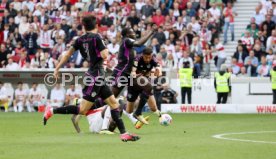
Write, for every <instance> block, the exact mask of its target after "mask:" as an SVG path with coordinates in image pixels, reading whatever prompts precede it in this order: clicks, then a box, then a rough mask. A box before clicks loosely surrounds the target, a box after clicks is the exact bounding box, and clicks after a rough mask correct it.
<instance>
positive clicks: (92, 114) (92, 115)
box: [86, 108, 103, 133]
mask: <svg viewBox="0 0 276 159" xmlns="http://www.w3.org/2000/svg"><path fill="white" fill-rule="evenodd" d="M102 111H103V108H100V109H95V110H90V111H89V112H88V114H87V115H86V117H87V120H88V123H89V130H90V132H92V133H99V132H100V131H101V129H102V125H103V117H102Z"/></svg>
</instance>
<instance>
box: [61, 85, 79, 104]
mask: <svg viewBox="0 0 276 159" xmlns="http://www.w3.org/2000/svg"><path fill="white" fill-rule="evenodd" d="M81 96H82V93H81V90H78V89H77V88H76V86H75V84H74V83H71V85H70V88H68V89H67V91H66V97H65V105H70V104H73V102H74V99H75V98H80V97H81Z"/></svg>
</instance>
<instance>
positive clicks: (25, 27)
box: [19, 16, 30, 35]
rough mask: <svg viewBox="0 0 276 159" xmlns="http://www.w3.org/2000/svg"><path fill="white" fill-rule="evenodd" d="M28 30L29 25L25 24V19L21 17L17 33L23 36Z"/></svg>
mask: <svg viewBox="0 0 276 159" xmlns="http://www.w3.org/2000/svg"><path fill="white" fill-rule="evenodd" d="M29 28H30V23H28V22H27V17H25V16H24V17H22V20H21V22H20V23H19V33H20V34H21V35H24V34H25V33H26V32H27V31H28V30H29Z"/></svg>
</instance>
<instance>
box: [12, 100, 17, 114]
mask: <svg viewBox="0 0 276 159" xmlns="http://www.w3.org/2000/svg"><path fill="white" fill-rule="evenodd" d="M13 111H14V112H18V109H17V101H16V99H15V100H13Z"/></svg>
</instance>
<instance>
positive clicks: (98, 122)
mask: <svg viewBox="0 0 276 159" xmlns="http://www.w3.org/2000/svg"><path fill="white" fill-rule="evenodd" d="M98 101H100V100H97V102H96V103H98ZM118 101H119V104H120V110H121V112H120V114H121V115H122V113H123V109H124V108H123V107H124V106H125V103H124V102H123V100H122V99H120V98H119V99H118ZM78 103H80V100H75V104H76V105H78ZM97 106H99V108H97ZM80 117H81V116H80V115H73V116H72V118H71V119H72V122H73V125H74V127H75V129H76V131H77V132H78V133H80V132H81V130H80V127H79V121H80ZM86 118H87V120H88V124H89V131H90V132H92V133H98V134H107V135H112V134H114V130H115V129H116V127H117V125H116V124H115V122H114V121H113V120H112V117H111V113H110V107H108V106H107V105H105V106H101V104H95V107H93V108H92V109H90V110H89V111H88V112H87V114H86ZM130 120H131V121H132V122H134V123H135V122H139V121H138V120H137V119H135V118H134V117H133V116H131V119H130ZM140 125H141V126H143V124H142V123H141V124H140Z"/></svg>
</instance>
